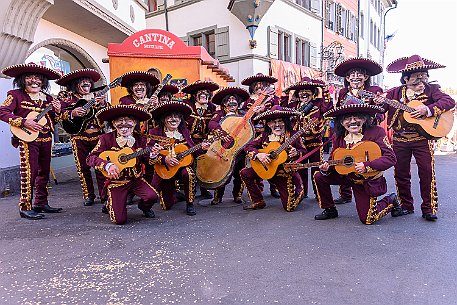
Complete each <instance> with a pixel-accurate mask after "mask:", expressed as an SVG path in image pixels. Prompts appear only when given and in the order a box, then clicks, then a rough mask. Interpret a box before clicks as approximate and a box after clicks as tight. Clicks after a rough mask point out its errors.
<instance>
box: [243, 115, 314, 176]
mask: <svg viewBox="0 0 457 305" xmlns="http://www.w3.org/2000/svg"><path fill="white" fill-rule="evenodd" d="M317 122H318V120H317V119H316V118H313V119H312V120H311V121H310V122H309V123H308V124H306V125H305V126H303V128H302V129H300V130H299V131H297V132H296V133H295V134H294V135H293V136H291V137H290V138H288V139H287V140H285V141H284V143H282V144H279V142H270V143H269V144H268V145H267V147H265V148H262V149H259V153H266V154H268V155H269V157H270V159H271V162H270V163H268V164H263V163H262V162H260V161H259V160H257V159H255V160H251V167H252V169H253V170H254V171H255V172H256V174H257V175H258V176H259V177H260V178H262V179H264V180H268V179H271V178H273V176H274V175H275V174H276V172H277V171H278V167H279V166H280V165H281V164H283V163H284V162H286V161H287V157H288V155H287V152H286V151H285V150H286V148H287V147H289V145H290V144H292V143H293V142H294V141H295V140H297V139H298V138H299V137H300V136H301V135H302V134H303V133H305V132H306V130H307V129H310V128H312V127H313V126H314V125H316V124H317Z"/></svg>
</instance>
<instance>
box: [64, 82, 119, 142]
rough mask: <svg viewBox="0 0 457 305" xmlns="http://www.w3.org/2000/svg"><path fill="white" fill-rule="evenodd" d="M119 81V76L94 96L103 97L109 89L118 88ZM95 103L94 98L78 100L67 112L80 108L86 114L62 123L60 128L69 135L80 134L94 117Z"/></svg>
mask: <svg viewBox="0 0 457 305" xmlns="http://www.w3.org/2000/svg"><path fill="white" fill-rule="evenodd" d="M121 81H122V77H121V76H120V77H118V78H116V79H115V80H113V81H112V82H111V83H110V84H109V85H107V86H105V88H103V89H102V90H100V91H98V92H97V93H96V96H97V97H99V96H103V95H105V94H106V92H108V91H109V90H110V89H112V88H115V87H118V86H120V85H121ZM95 103H96V100H95V98H92V99H91V100H90V101H87V100H85V99H80V100H78V101H77V102H76V104H75V105H74V106H73V107H71V108H70V109H69V110H70V111H71V110H73V109H75V108H78V107H82V109H83V110H84V111H86V114H85V115H84V116H82V117H74V118H72V119H71V120H64V121H62V128H63V129H64V130H65V131H66V132H68V133H69V134H71V135H74V134H78V133H81V132H82V131H83V130H84V129H85V127H86V125H87V123H88V122H89V121H90V120H91V119H92V118H93V117H94V116H95V109H94V108H93V107H92V106H94V105H95Z"/></svg>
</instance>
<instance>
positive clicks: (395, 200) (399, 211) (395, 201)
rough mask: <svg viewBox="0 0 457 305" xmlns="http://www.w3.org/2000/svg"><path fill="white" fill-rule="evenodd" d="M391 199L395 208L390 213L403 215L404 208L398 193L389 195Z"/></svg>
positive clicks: (395, 215) (394, 215)
mask: <svg viewBox="0 0 457 305" xmlns="http://www.w3.org/2000/svg"><path fill="white" fill-rule="evenodd" d="M389 197H390V199H391V200H392V204H393V208H392V211H390V215H392V217H399V216H403V215H405V214H403V210H402V209H401V206H400V202H399V201H398V198H397V194H395V193H392V194H390V195H389Z"/></svg>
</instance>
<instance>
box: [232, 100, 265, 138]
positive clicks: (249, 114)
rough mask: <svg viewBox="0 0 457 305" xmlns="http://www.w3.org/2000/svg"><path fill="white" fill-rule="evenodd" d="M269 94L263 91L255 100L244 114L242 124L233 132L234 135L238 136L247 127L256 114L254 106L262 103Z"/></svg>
mask: <svg viewBox="0 0 457 305" xmlns="http://www.w3.org/2000/svg"><path fill="white" fill-rule="evenodd" d="M268 96H269V95H265V94H263V93H261V94H260V96H259V97H257V99H256V100H255V102H254V103H253V104H252V106H251V107H250V108H249V110H248V111H247V112H246V113H245V114H244V116H243V119H242V121H241V123H240V124H238V126H237V127H236V128H235V129H234V130H233V131H232V132H231V135H232V137H234V138H236V137H237V136H238V134H239V133H240V132H241V130H242V129H243V128H244V127H245V125H246V122H247V121H249V120H250V119H251V118H252V116H253V115H254V108H255V107H257V106H259V105H261V104H262V103H263V102H264V101H265V100H266V98H267V97H268Z"/></svg>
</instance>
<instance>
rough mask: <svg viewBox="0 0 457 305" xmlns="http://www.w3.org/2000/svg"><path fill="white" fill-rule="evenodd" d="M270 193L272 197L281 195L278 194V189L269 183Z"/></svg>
mask: <svg viewBox="0 0 457 305" xmlns="http://www.w3.org/2000/svg"><path fill="white" fill-rule="evenodd" d="M270 194H271V196H272V197H274V198H281V195H280V194H279V192H278V189H277V188H276V186H275V185H273V184H270Z"/></svg>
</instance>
